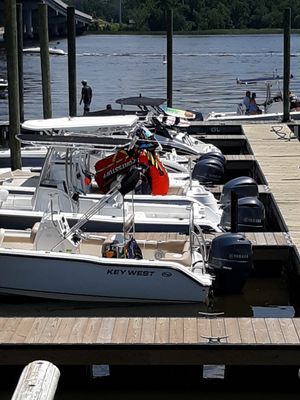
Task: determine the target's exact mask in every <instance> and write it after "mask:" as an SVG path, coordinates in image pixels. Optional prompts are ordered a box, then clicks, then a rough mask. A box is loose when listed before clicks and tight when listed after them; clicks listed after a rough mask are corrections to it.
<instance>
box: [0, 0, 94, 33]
mask: <svg viewBox="0 0 300 400" xmlns="http://www.w3.org/2000/svg"><path fill="white" fill-rule="evenodd" d="M17 3H22V4H23V24H24V38H30V39H31V38H36V37H38V29H39V23H38V21H39V15H38V8H39V4H40V3H41V0H18V1H17ZM43 3H45V4H47V5H48V25H49V36H50V37H51V38H55V37H60V36H66V34H67V21H66V18H67V7H68V5H67V4H66V3H64V2H63V1H61V0H44V1H43ZM92 21H93V18H92V16H91V15H88V14H85V13H83V12H81V11H78V10H75V22H76V34H80V33H82V32H83V31H85V30H86V28H87V26H88V25H89V24H90V23H91V22H92ZM4 24H5V21H4V0H0V26H4Z"/></svg>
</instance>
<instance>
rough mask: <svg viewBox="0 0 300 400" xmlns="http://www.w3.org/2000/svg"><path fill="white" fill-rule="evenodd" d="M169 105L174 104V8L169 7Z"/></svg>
mask: <svg viewBox="0 0 300 400" xmlns="http://www.w3.org/2000/svg"><path fill="white" fill-rule="evenodd" d="M166 12H167V105H168V107H172V104H173V10H172V8H167V10H166Z"/></svg>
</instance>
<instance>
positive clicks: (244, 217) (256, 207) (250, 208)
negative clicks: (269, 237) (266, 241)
mask: <svg viewBox="0 0 300 400" xmlns="http://www.w3.org/2000/svg"><path fill="white" fill-rule="evenodd" d="M237 220H238V227H237V230H238V232H257V231H261V230H263V229H264V225H265V207H264V205H263V203H262V202H261V201H260V200H259V199H258V198H257V197H242V198H240V199H238V218H237ZM220 226H221V227H222V228H223V229H225V230H227V231H229V230H230V228H231V204H230V203H227V204H226V206H225V207H224V209H223V213H222V216H221V222H220Z"/></svg>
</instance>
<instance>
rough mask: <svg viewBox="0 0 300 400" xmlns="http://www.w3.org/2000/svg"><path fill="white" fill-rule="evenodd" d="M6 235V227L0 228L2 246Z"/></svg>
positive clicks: (0, 244) (0, 243)
mask: <svg viewBox="0 0 300 400" xmlns="http://www.w3.org/2000/svg"><path fill="white" fill-rule="evenodd" d="M4 236H5V229H3V228H0V246H2V243H3V240H4Z"/></svg>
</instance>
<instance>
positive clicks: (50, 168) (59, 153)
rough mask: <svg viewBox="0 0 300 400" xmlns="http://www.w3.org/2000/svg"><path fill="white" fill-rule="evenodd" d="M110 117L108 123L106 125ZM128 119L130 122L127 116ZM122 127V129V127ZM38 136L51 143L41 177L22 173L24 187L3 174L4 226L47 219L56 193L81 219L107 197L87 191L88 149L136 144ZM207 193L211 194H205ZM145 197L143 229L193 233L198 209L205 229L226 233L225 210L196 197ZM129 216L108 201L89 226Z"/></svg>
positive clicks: (107, 226) (60, 204) (139, 217)
mask: <svg viewBox="0 0 300 400" xmlns="http://www.w3.org/2000/svg"><path fill="white" fill-rule="evenodd" d="M107 118H108V117H106V119H105V122H103V124H104V125H105V127H106V128H107V123H108V121H107ZM110 118H111V117H110ZM125 121H128V120H127V119H125ZM115 126H116V125H115ZM117 126H118V127H119V128H120V125H117ZM31 136H32V135H30V134H23V135H22V137H23V139H24V140H25V141H26V140H27V141H28V142H30V143H32V137H31ZM36 137H37V138H38V139H36V140H37V144H38V145H40V144H42V143H43V144H47V145H48V146H50V150H49V153H48V156H47V158H46V161H45V163H44V166H43V170H42V173H41V176H40V178H38V177H37V176H34V175H33V176H30V175H29V177H28V175H27V179H24V178H25V177H24V174H23V173H22V182H21V183H19V184H20V186H19V187H18V188H13V187H12V186H18V184H16V183H15V180H14V173H11V174H6V175H4V176H2V181H3V184H2V191H1V193H2V194H1V200H2V201H1V203H0V225H1V226H2V227H18V226H22V228H26V227H27V228H28V227H30V226H32V225H33V223H34V222H36V221H39V220H40V219H41V217H42V214H43V212H44V211H45V209H46V208H47V206H48V203H49V200H50V199H51V198H53V197H56V198H57V208H56V209H57V210H59V211H64V212H65V213H67V214H66V215H67V218H68V219H69V221H70V223H71V224H74V223H76V221H77V219H79V218H81V217H82V215H83V214H85V213H86V211H87V210H88V209H89V208H90V207H91V206H93V204H95V203H97V202H98V201H99V199H101V196H99V195H97V194H94V195H92V194H89V193H88V190H87V188H88V187H89V185H87V184H86V183H85V180H86V171H89V170H90V169H89V167H87V158H88V154H89V153H88V151H89V150H95V149H96V150H97V151H99V150H101V148H102V149H103V148H104V149H109V148H111V149H116V148H117V147H118V146H119V147H120V146H121V147H122V146H124V144H126V143H127V144H128V143H130V142H131V139H128V138H124V137H121V138H117V137H111V136H107V137H104V138H103V137H102V138H101V137H98V136H92V137H91V136H88V135H86V134H85V135H83V136H80V135H79V134H77V135H70V134H68V135H62V134H61V135H55V136H48V135H46V136H40V135H36ZM54 146H55V147H54ZM25 175H26V174H25ZM10 176H11V177H12V179H11V178H10ZM37 178H38V179H39V180H38V179H37ZM32 180H34V183H33V182H32ZM9 181H10V182H9ZM28 182H29V183H28ZM187 184H188V182H187ZM28 186H31V189H32V187H33V186H36V187H37V189H35V190H34V193H33V191H31V190H30V188H28ZM191 192H192V191H191ZM207 193H209V192H207ZM199 195H200V191H199ZM202 195H203V196H206V195H205V193H202ZM208 196H209V197H212V198H213V196H212V194H211V193H210V195H207V196H206V198H208ZM162 197H164V196H162ZM145 198H146V197H143V199H142V200H143V202H142V201H141V202H136V204H135V205H134V214H135V223H136V229H137V230H142V229H146V228H147V230H150V231H160V230H163V231H181V232H187V230H188V226H189V224H190V218H191V217H190V212H191V208H192V210H193V213H194V216H193V219H194V222H195V224H198V225H199V226H200V227H202V228H203V229H207V230H214V231H218V232H221V231H222V229H221V228H220V227H219V226H218V224H219V221H220V215H219V213H218V212H215V211H213V210H212V209H211V208H210V207H208V206H206V205H204V204H202V203H200V202H199V201H197V200H195V199H193V198H186V197H184V198H183V196H180V197H179V199H178V202H177V200H176V196H170V197H169V196H168V197H166V200H164V199H162V200H161V202H160V204H157V203H155V204H154V203H153V202H152V201H151V198H152V197H151V196H148V197H147V199H148V201H147V200H145ZM179 200H180V201H179ZM125 206H126V209H125V214H128V213H129V214H130V213H131V212H132V210H131V205H130V202H126V203H125ZM123 214H124V209H123V207H121V205H120V202H119V201H118V200H116V202H115V203H114V204H113V205H111V206H109V205H107V206H106V207H105V208H103V210H101V213H98V214H96V215H94V216H93V217H92V218H91V219H90V221H89V223H88V224H89V225H88V229H89V230H91V231H99V230H102V231H103V230H106V231H112V230H116V229H119V228H120V225H121V223H122V218H123Z"/></svg>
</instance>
